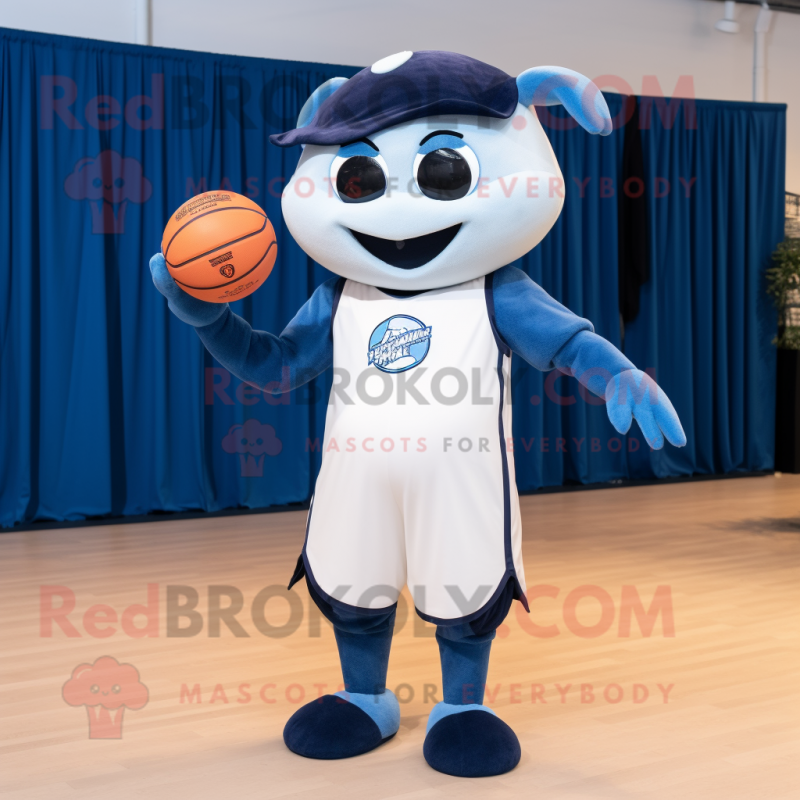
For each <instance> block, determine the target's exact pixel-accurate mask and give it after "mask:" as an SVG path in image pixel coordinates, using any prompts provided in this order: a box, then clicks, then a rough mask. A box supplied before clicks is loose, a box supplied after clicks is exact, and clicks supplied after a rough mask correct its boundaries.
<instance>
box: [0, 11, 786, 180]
mask: <svg viewBox="0 0 800 800" xmlns="http://www.w3.org/2000/svg"><path fill="white" fill-rule="evenodd" d="M152 2H153V44H155V45H159V46H162V47H180V48H186V49H189V50H207V51H212V52H220V53H233V54H237V55H248V56H263V57H272V58H285V59H295V60H300V61H323V62H328V63H337V64H354V65H366V64H371V63H372V62H374V61H376V60H377V59H379V58H381V57H382V56H385V55H388V54H390V53H394V52H397V51H399V50H423V49H438V50H455V51H457V52H461V53H466V54H467V55H471V56H475V57H476V58H480V59H482V60H484V61H488V62H489V63H492V64H494V65H496V66H498V67H501V68H502V69H505V70H506V71H507V72H509V73H511V74H512V75H515V74H517V73H519V72H521V71H522V70H523V69H526V68H528V67H532V66H535V65H537V64H559V65H562V66H566V67H570V68H572V69H576V70H578V71H579V72H583V73H585V74H586V75H588V76H590V77H593V78H594V77H597V76H599V75H607V74H613V75H616V76H619V77H620V78H622V79H623V80H624V81H625V82H626V83H627V84H628V85H630V86H631V87H632V88H633V90H634V91H635V92H637V93H638V92H642V89H643V79H644V78H645V76H653V75H654V76H656V78H657V79H658V81H659V83H660V85H661V88H662V90H663V92H664V93H665V94H667V95H670V94H676V93H681V94H686V93H687V91H688V89H687V88H684V89H683V90H681V91H680V92H675V88H676V85H677V83H678V79H679V78H680V76H682V75H689V76H691V77H692V79H693V86H694V93H695V96H696V97H705V98H717V99H722V100H750V99H751V98H752V59H753V33H752V31H753V23H754V21H755V17H756V14H757V11H758V9H757V8H756V7H755V6H751V5H743V4H741V3H739V4H738V17H739V20H740V22H741V23H742V26H741V27H742V30H741V32H740V33H739V34H737V35H729V34H724V33H720V32H719V31H716V30H715V29H714V22H715V21H716V20H717V19H719V18H720V16H721V15H722V3H719V2H714V1H713V0H402V2H401V0H338V1H337V0H281V1H280V2H278V1H277V0H152ZM133 7H134V0H114V2H110V1H109V0H72V1H71V2H64V0H25V2H16V3H12V2H11V0H4V2H3V3H2V5H1V6H0V26H5V27H11V28H23V29H27V30H39V31H46V32H50V33H63V34H68V35H71V36H87V37H92V38H98V39H109V40H113V41H123V42H129V41H133V36H134V33H133V32H134V14H133ZM489 12H491V13H489ZM767 58H768V62H767V63H768V85H767V100H768V101H771V102H781V103H788V104H789V115H788V154H787V156H788V163H787V184H786V186H787V189H788V190H789V191H794V192H797V193H800V15H798V14H786V13H776V14H775V15H774V16H773V23H772V30H771V32H770V34H769V37H768V55H767ZM607 88H612V87H611V86H609V87H607Z"/></svg>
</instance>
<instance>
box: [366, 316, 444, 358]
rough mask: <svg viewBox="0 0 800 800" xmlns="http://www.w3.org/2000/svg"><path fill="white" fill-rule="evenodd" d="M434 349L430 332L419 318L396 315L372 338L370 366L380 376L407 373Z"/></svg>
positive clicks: (385, 321) (370, 343)
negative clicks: (390, 373) (382, 373)
mask: <svg viewBox="0 0 800 800" xmlns="http://www.w3.org/2000/svg"><path fill="white" fill-rule="evenodd" d="M430 346H431V328H430V326H426V325H425V323H424V322H421V321H420V320H418V319H417V318H416V317H408V316H406V315H405V314H395V316H393V317H389V319H385V320H384V321H383V322H381V324H380V325H378V327H377V328H375V330H374V331H372V336H370V337H369V351H368V353H367V356H368V363H369V364H370V365H372V364H374V365H375V366H376V367H377V368H378V369H379V370H380V371H381V372H405V371H406V370H407V369H413V368H414V367H416V366H417V365H418V364H419V363H420V362H421V361H422V360H423V359H424V358H425V356H426V355H428V350H429V349H430Z"/></svg>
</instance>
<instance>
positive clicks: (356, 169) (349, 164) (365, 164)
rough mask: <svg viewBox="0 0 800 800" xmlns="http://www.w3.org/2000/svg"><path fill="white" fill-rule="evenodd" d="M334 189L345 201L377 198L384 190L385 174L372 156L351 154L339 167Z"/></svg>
mask: <svg viewBox="0 0 800 800" xmlns="http://www.w3.org/2000/svg"><path fill="white" fill-rule="evenodd" d="M336 190H337V191H338V192H339V197H341V198H342V200H343V201H344V202H345V203H366V202H368V201H369V200H377V199H378V198H379V197H380V196H381V195H382V194H383V193H384V192H385V191H386V176H385V175H384V174H383V170H382V169H381V166H380V164H378V162H377V161H376V160H375V159H374V158H370V157H369V156H352V157H351V158H348V159H347V161H345V162H344V164H342V166H341V167H340V168H339V173H338V174H337V176H336Z"/></svg>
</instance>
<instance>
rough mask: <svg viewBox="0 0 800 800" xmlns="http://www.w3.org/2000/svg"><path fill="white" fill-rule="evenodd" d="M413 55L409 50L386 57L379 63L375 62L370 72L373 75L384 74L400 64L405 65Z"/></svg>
mask: <svg viewBox="0 0 800 800" xmlns="http://www.w3.org/2000/svg"><path fill="white" fill-rule="evenodd" d="M413 55H414V53H413V51H411V50H403V52H402V53H395V54H394V55H393V56H386V58H382V59H381V60H380V61H376V62H375V63H374V64H373V65H372V66H371V67H370V72H373V73H374V74H375V75H383V73H384V72H391V71H392V70H393V69H397V68H398V67H399V66H401V65H402V64H405V63H406V61H408V59H409V58H411V56H413Z"/></svg>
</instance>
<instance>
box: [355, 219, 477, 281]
mask: <svg viewBox="0 0 800 800" xmlns="http://www.w3.org/2000/svg"><path fill="white" fill-rule="evenodd" d="M461 224H462V223H460V222H459V223H458V225H453V226H452V227H450V228H445V229H444V230H441V231H435V232H434V233H427V234H425V236H416V237H414V238H413V239H401V240H400V241H395V240H394V239H381V238H380V237H378V236H370V235H369V234H367V233H359V232H358V231H354V230H353V229H352V228H349V231H350V233H352V234H353V236H354V237H355V239H356V241H357V242H358V243H359V244H360V245H361V246H362V247H363V248H364V249H365V250H366V251H367V252H368V253H370V254H371V255H373V256H375V258H379V259H380V260H381V261H383V262H384V263H385V264H388V265H389V266H390V267H398V268H399V269H417V267H421V266H423V265H425V264H427V263H428V262H429V261H433V259H434V258H436V256H438V255H439V253H441V252H442V251H443V250H444V249H445V247H447V245H449V244H450V242H452V241H453V239H454V238H455V235H456V234H457V233H458V232H459V230H460V229H461Z"/></svg>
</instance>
